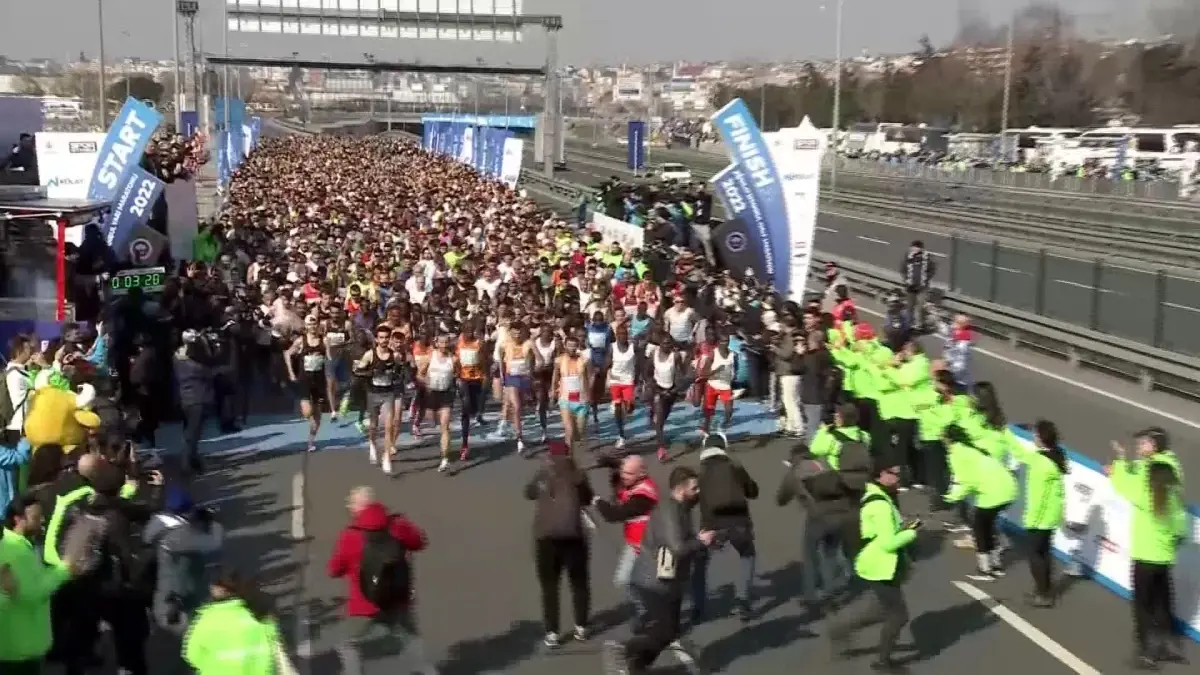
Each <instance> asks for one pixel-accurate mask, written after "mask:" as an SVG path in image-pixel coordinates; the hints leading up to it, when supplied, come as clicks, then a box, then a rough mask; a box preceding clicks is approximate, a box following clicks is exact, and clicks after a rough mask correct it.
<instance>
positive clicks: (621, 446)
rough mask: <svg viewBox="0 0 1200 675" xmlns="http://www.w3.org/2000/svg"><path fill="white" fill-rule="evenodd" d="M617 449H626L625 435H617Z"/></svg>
mask: <svg viewBox="0 0 1200 675" xmlns="http://www.w3.org/2000/svg"><path fill="white" fill-rule="evenodd" d="M617 449H618V450H624V449H625V437H624V436H617Z"/></svg>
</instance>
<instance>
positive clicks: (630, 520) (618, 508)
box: [592, 455, 658, 616]
mask: <svg viewBox="0 0 1200 675" xmlns="http://www.w3.org/2000/svg"><path fill="white" fill-rule="evenodd" d="M604 463H605V464H607V465H609V466H611V467H612V468H613V469H614V471H613V476H612V483H613V491H614V496H615V497H616V499H615V500H613V501H606V500H603V499H599V498H596V499H593V500H592V506H594V507H596V511H597V512H599V513H600V517H601V518H603V519H604V520H605V521H607V522H610V523H623V525H622V536H623V538H624V539H625V547H624V548H623V549H622V551H621V558H620V560H619V561H617V571H616V574H615V575H614V579H613V581H614V583H615V584H616V586H617V587H618V588H620V589H622V590H623V591H625V593H626V594H627V595H628V596H629V599H630V600H631V601H632V602H633V609H634V612H635V613H636V614H637V615H638V616H641V614H642V603H641V599H640V598H638V596H637V593H636V591H634V590H633V587H632V586H631V585H630V583H629V579H630V577H631V576H632V574H633V562H634V560H636V559H637V556H638V553H639V552H640V551H641V549H642V535H643V534H645V532H646V523H648V522H649V521H650V512H651V511H653V510H654V507H655V506H656V505H657V504H658V485H657V484H656V483H655V482H654V479H653V478H651V477H650V476H649V475H648V473H647V471H646V460H645V459H643V458H642V457H641V456H639V455H628V456H626V457H621V458H617V457H609V458H606V460H605V461H604Z"/></svg>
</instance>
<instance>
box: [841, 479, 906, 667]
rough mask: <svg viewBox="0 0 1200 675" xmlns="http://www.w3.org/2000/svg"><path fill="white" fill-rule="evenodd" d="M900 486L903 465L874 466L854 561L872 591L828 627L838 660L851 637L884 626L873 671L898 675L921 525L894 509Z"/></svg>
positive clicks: (861, 516)
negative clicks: (907, 589) (911, 553)
mask: <svg viewBox="0 0 1200 675" xmlns="http://www.w3.org/2000/svg"><path fill="white" fill-rule="evenodd" d="M899 484H900V464H899V463H898V462H896V461H895V460H892V459H887V460H884V458H880V462H879V463H878V464H877V465H876V469H875V478H874V480H873V481H871V482H870V483H869V484H867V489H866V492H865V493H863V497H862V500H861V502H860V509H859V541H860V542H861V547H860V548H859V550H858V553H857V554H856V555H855V556H854V573H855V575H857V576H858V578H860V579H862V580H863V581H864V582H865V583H866V586H867V589H868V590H869V591H870V595H869V597H868V602H867V603H866V604H864V605H862V606H861V607H860V608H857V609H850V610H847V611H846V612H844V613H843V614H842V615H841V616H837V617H835V618H834V619H833V620H831V621H830V625H829V641H830V643H831V645H832V647H833V652H834V653H835V654H842V653H845V652H846V651H847V649H848V647H849V646H850V645H849V641H850V634H851V633H853V632H854V631H856V630H858V629H859V628H864V627H866V626H869V625H871V624H874V623H882V624H883V626H882V628H880V631H879V652H878V656H877V658H876V660H875V661H874V662H873V663H872V664H871V668H872V670H877V671H882V672H899V671H900V670H901V669H902V668H901V665H900V664H899V663H898V662H897V661H896V660H895V659H894V658H893V657H892V651H893V650H894V649H895V647H896V640H897V639H898V638H899V637H900V630H901V629H903V628H904V626H905V624H907V623H908V604H907V603H906V602H905V600H904V588H903V586H904V582H905V581H906V580H907V578H908V572H909V565H910V564H911V561H910V560H909V557H908V554H907V552H906V549H907V548H908V547H909V546H910V545H912V543H913V542H914V541H916V539H917V530H919V529H920V528H921V521H920V519H916V518H914V519H909V520H904V518H903V517H902V516H901V515H900V509H899V507H897V505H896V497H895V494H896V489H897V487H898V486H899Z"/></svg>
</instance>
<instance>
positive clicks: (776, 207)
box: [712, 98, 792, 297]
mask: <svg viewBox="0 0 1200 675" xmlns="http://www.w3.org/2000/svg"><path fill="white" fill-rule="evenodd" d="M712 122H713V128H714V129H716V131H717V133H719V134H720V135H721V139H722V140H723V141H724V143H725V148H726V149H727V150H728V152H729V154H730V158H731V160H732V163H733V164H734V165H736V166H737V170H736V172H737V173H736V175H737V176H738V177H739V181H741V183H740V184H742V185H744V188H745V189H746V190H747V191H748V192H752V193H753V194H754V200H755V203H756V204H757V208H758V212H759V213H760V214H761V221H760V224H761V226H762V227H763V228H764V229H765V234H766V238H765V240H764V241H767V242H768V243H769V249H770V253H769V255H770V258H771V265H770V269H771V276H770V277H769V280H770V281H771V282H772V283H773V284H774V286H775V290H776V291H778V292H779V293H780V294H781V295H783V296H785V297H788V296H789V295H790V291H791V283H792V279H791V266H790V264H789V263H790V260H789V258H790V255H789V250H790V246H789V240H790V234H789V227H790V224H789V222H788V212H787V204H786V203H785V201H784V192H783V180H782V176H781V175H780V172H779V169H778V168H777V167H776V165H775V160H774V158H773V157H772V156H771V150H770V147H769V145H768V143H767V140H766V139H765V138H764V137H763V134H762V132H760V131H759V129H758V125H757V124H756V123H755V122H754V116H753V115H751V114H750V110H749V109H747V108H746V104H745V103H744V102H743V101H742V100H741V99H740V98H738V99H734V100H732V101H730V102H729V103H727V104H726V105H725V106H724V107H722V108H721V109H720V110H718V111H717V112H716V113H714V114H713V116H712ZM756 225H757V224H756Z"/></svg>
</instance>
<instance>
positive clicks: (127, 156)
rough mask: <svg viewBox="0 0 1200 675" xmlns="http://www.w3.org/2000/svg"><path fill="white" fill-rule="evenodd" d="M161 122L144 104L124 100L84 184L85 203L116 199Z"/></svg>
mask: <svg viewBox="0 0 1200 675" xmlns="http://www.w3.org/2000/svg"><path fill="white" fill-rule="evenodd" d="M162 120H163V116H162V114H161V113H159V112H158V111H157V110H155V109H154V108H152V107H150V106H148V105H146V104H145V103H142V102H141V101H139V100H137V99H135V98H132V97H130V98H128V99H126V100H125V105H123V106H121V112H119V113H117V117H116V119H114V120H113V123H112V126H110V127H109V128H108V135H107V136H105V137H104V145H102V146H100V154H99V156H97V157H96V166H95V168H93V169H92V179H91V182H90V183H89V184H88V199H89V200H92V201H97V202H111V201H112V200H113V199H115V198H116V196H117V191H118V190H120V189H121V187H122V186H123V185H124V184H125V179H126V178H127V177H128V176H129V173H130V171H132V170H133V169H134V168H135V167H136V166H137V165H138V163H139V162H141V161H142V153H143V152H145V151H146V146H147V145H149V144H150V135H151V134H153V133H154V130H155V129H157V128H158V125H159V124H161V123H162Z"/></svg>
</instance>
